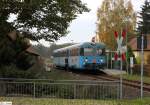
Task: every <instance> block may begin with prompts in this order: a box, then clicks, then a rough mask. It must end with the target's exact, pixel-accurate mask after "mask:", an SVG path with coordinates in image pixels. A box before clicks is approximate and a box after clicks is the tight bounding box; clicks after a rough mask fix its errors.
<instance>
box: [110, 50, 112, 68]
mask: <svg viewBox="0 0 150 105" xmlns="http://www.w3.org/2000/svg"><path fill="white" fill-rule="evenodd" d="M110 53H111V69H112V51H110Z"/></svg>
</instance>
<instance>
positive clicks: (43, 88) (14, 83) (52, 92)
mask: <svg viewBox="0 0 150 105" xmlns="http://www.w3.org/2000/svg"><path fill="white" fill-rule="evenodd" d="M119 85H120V84H119V82H118V81H114V82H112V81H111V82H109V81H52V80H24V79H23V80H22V79H18V80H16V79H0V96H3V97H34V98H52V99H53V98H56V99H58V98H59V99H118V98H119V94H120V89H119V88H120V86H119Z"/></svg>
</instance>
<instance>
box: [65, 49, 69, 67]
mask: <svg viewBox="0 0 150 105" xmlns="http://www.w3.org/2000/svg"><path fill="white" fill-rule="evenodd" d="M68 58H69V50H67V53H66V58H65V68H66V70H68V67H69V60H68Z"/></svg>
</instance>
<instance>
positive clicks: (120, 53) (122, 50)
mask: <svg viewBox="0 0 150 105" xmlns="http://www.w3.org/2000/svg"><path fill="white" fill-rule="evenodd" d="M114 35H115V39H116V41H117V44H118V48H117V51H116V53H115V55H114V58H115V60H118V57H120V56H121V57H120V69H121V71H122V61H125V60H126V56H125V52H126V50H127V48H126V46H122V42H123V40H125V37H126V31H125V30H123V31H122V33H121V37H119V35H118V32H117V31H115V33H114ZM120 98H121V99H122V74H120Z"/></svg>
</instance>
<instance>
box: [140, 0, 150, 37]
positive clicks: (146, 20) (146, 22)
mask: <svg viewBox="0 0 150 105" xmlns="http://www.w3.org/2000/svg"><path fill="white" fill-rule="evenodd" d="M140 19H141V20H140V21H139V23H138V29H137V30H138V33H139V34H150V1H148V0H146V1H145V3H144V5H143V6H142V11H141V12H140Z"/></svg>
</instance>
